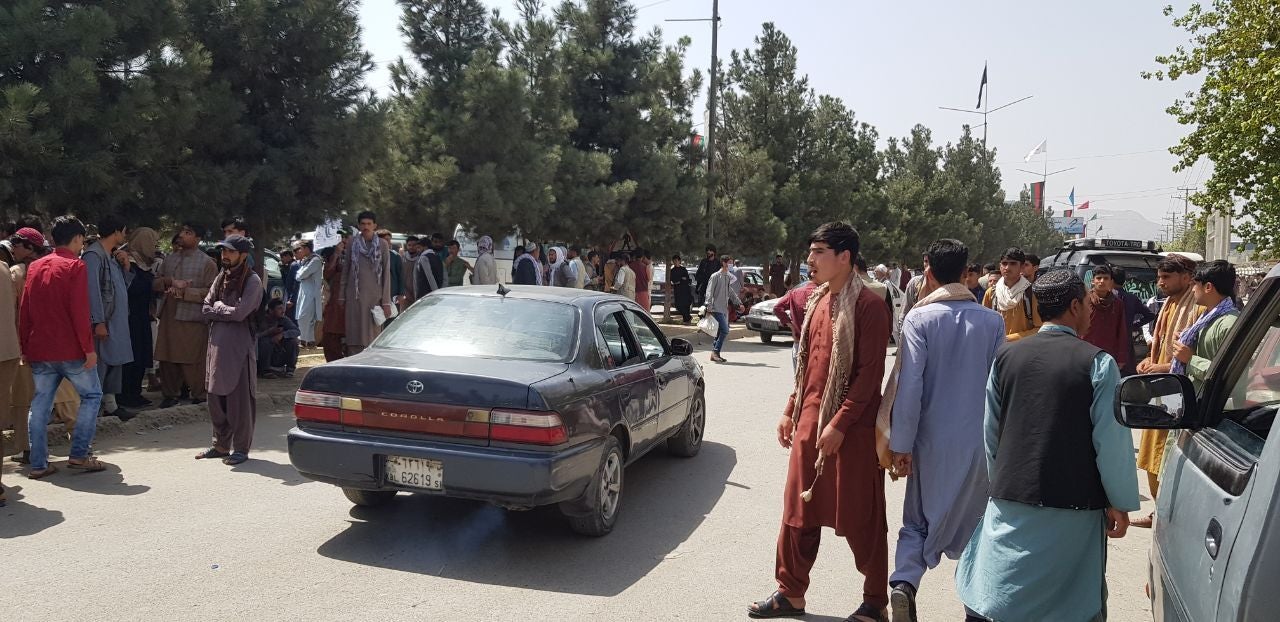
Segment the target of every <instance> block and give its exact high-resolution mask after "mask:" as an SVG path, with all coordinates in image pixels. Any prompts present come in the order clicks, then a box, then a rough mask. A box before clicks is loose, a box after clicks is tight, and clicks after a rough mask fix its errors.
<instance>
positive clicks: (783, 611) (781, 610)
mask: <svg viewBox="0 0 1280 622" xmlns="http://www.w3.org/2000/svg"><path fill="white" fill-rule="evenodd" d="M747 615H748V616H750V617H753V618H795V617H799V616H802V615H804V608H802V607H795V606H793V605H792V604H791V601H790V600H788V599H787V597H786V596H783V595H782V593H781V592H774V593H773V595H771V596H770V597H768V598H766V599H764V600H761V601H757V602H755V603H752V604H751V606H750V607H747Z"/></svg>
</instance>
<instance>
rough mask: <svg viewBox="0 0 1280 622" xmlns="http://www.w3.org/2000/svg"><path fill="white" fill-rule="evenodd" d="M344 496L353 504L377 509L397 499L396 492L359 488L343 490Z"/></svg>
mask: <svg viewBox="0 0 1280 622" xmlns="http://www.w3.org/2000/svg"><path fill="white" fill-rule="evenodd" d="M342 494H344V495H346V496H347V499H348V500H350V501H351V502H352V503H354V504H356V505H358V506H360V507H365V508H375V507H378V506H380V505H386V504H387V503H390V502H391V500H392V499H394V498H395V497H396V491H394V490H360V489H359V488H343V489H342Z"/></svg>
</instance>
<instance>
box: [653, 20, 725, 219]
mask: <svg viewBox="0 0 1280 622" xmlns="http://www.w3.org/2000/svg"><path fill="white" fill-rule="evenodd" d="M664 21H668V22H706V21H710V22H711V91H710V92H709V93H708V94H707V206H706V216H707V241H708V242H712V243H714V242H715V239H716V212H715V209H714V208H715V201H716V182H715V175H714V173H715V160H716V108H717V106H718V102H719V99H720V76H719V73H720V72H719V71H717V69H718V68H719V66H720V57H719V55H718V52H719V49H718V48H719V42H720V0H711V19H709V20H708V19H706V18H699V19H668V20H664Z"/></svg>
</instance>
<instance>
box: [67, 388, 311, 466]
mask: <svg viewBox="0 0 1280 622" xmlns="http://www.w3.org/2000/svg"><path fill="white" fill-rule="evenodd" d="M298 371H299V372H301V371H302V369H299V370H298ZM304 375H305V374H301V373H300V374H298V375H296V376H295V377H293V378H290V379H281V380H259V381H258V393H257V395H256V397H257V400H258V409H259V410H264V409H271V410H274V409H277V408H290V409H291V408H293V394H294V391H297V390H298V384H299V383H300V382H301V381H302V377H303V376H304ZM267 383H271V384H270V385H267ZM264 385H267V386H266V387H264ZM201 421H203V422H206V423H207V422H208V421H209V406H208V404H179V405H177V406H172V407H170V408H153V409H150V410H143V411H140V412H138V413H137V416H136V417H134V418H133V419H130V420H129V421H120V420H119V419H117V418H115V417H103V416H99V417H98V431H97V432H96V433H94V437H93V438H94V442H95V443H96V442H97V441H98V440H99V439H103V438H110V437H115V436H124V435H126V434H134V435H137V436H145V435H146V434H147V433H148V432H150V431H157V430H168V429H170V428H173V427H175V426H180V425H186V424H189V423H197V422H201ZM68 434H69V432H68V430H67V426H66V425H64V424H61V423H51V424H49V429H48V443H49V447H51V448H52V447H66V446H69V445H70V444H71V439H70V438H68Z"/></svg>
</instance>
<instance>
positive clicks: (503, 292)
mask: <svg viewBox="0 0 1280 622" xmlns="http://www.w3.org/2000/svg"><path fill="white" fill-rule="evenodd" d="M510 293H511V290H509V289H507V288H506V287H504V286H503V285H502V283H498V295H499V296H502V297H503V298H506V297H507V294H510Z"/></svg>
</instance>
